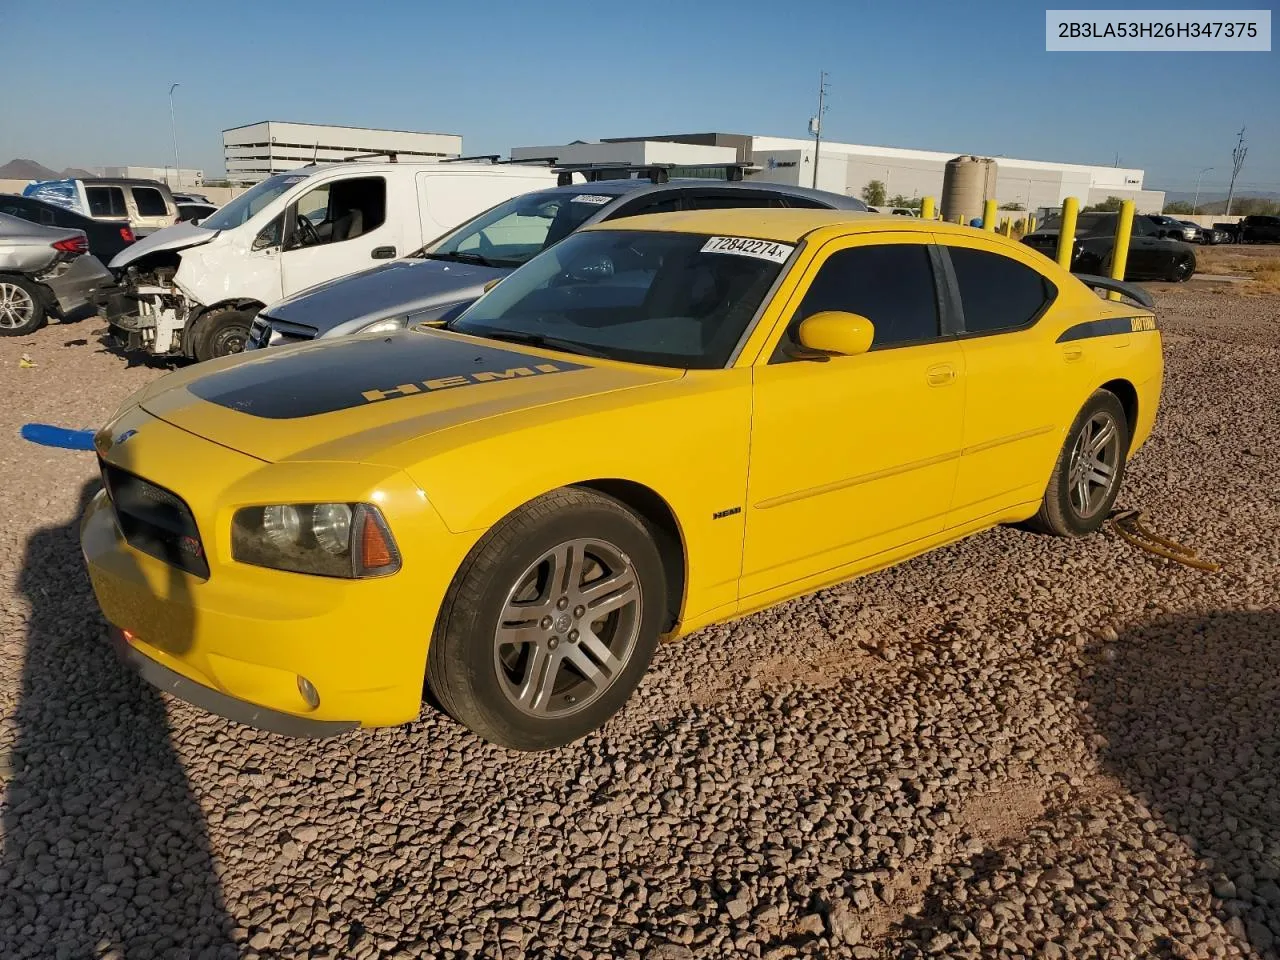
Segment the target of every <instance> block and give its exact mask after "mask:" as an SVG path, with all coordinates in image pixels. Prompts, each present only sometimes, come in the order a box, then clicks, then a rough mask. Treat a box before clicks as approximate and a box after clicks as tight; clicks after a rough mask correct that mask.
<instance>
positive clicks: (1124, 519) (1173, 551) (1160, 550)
mask: <svg viewBox="0 0 1280 960" xmlns="http://www.w3.org/2000/svg"><path fill="white" fill-rule="evenodd" d="M1111 529H1112V530H1114V531H1115V532H1116V533H1117V534H1119V535H1120V537H1121V538H1122V539H1123V540H1125V541H1126V542H1128V543H1131V544H1133V545H1134V546H1135V547H1139V548H1141V549H1143V550H1145V551H1147V553H1154V554H1155V555H1156V556H1157V557H1164V558H1165V559H1166V560H1176V561H1177V562H1178V563H1184V564H1186V565H1187V566H1188V567H1195V568H1196V569H1197V570H1209V571H1211V572H1217V571H1218V570H1221V569H1222V564H1220V563H1214V562H1213V561H1212V560H1205V559H1203V558H1201V557H1200V556H1199V555H1198V554H1197V553H1196V552H1195V551H1194V550H1192V549H1191V548H1190V547H1184V546H1183V545H1182V544H1180V543H1178V542H1177V541H1174V540H1169V539H1167V538H1165V537H1162V536H1160V535H1159V534H1157V533H1152V532H1151V531H1150V530H1148V529H1147V528H1146V527H1145V526H1143V525H1142V511H1141V510H1117V511H1116V512H1115V513H1113V514H1112V515H1111Z"/></svg>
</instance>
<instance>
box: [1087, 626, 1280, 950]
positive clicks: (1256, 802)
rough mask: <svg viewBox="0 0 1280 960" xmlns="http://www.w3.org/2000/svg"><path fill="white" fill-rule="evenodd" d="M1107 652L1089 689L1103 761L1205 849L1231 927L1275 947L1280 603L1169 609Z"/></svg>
mask: <svg viewBox="0 0 1280 960" xmlns="http://www.w3.org/2000/svg"><path fill="white" fill-rule="evenodd" d="M1097 653H1098V656H1097V657H1094V658H1091V660H1092V664H1091V666H1090V668H1089V669H1088V671H1087V673H1086V675H1085V676H1084V677H1083V678H1082V686H1081V694H1082V696H1083V698H1084V699H1085V700H1086V701H1087V710H1088V713H1089V716H1090V718H1091V720H1092V723H1093V726H1094V729H1095V731H1096V733H1097V734H1100V735H1101V736H1102V737H1104V738H1105V742H1102V741H1099V744H1100V756H1101V759H1102V761H1103V763H1104V764H1105V766H1106V767H1107V768H1109V771H1110V772H1111V773H1113V774H1115V775H1116V776H1117V777H1118V778H1119V779H1120V780H1121V781H1123V782H1124V784H1125V785H1126V786H1127V787H1128V788H1129V789H1130V790H1131V791H1132V792H1133V793H1134V794H1135V795H1136V796H1137V797H1138V799H1139V800H1141V801H1142V802H1144V803H1145V804H1146V805H1147V806H1148V807H1150V808H1151V810H1152V811H1153V812H1154V813H1156V814H1158V815H1159V816H1161V817H1162V818H1163V820H1164V821H1165V822H1166V823H1167V824H1168V825H1169V827H1170V828H1171V829H1172V830H1174V831H1175V832H1177V833H1178V834H1180V835H1181V836H1182V837H1183V838H1184V840H1185V841H1186V842H1187V843H1188V844H1189V845H1190V847H1191V848H1192V850H1193V851H1194V852H1195V853H1196V855H1197V856H1198V857H1199V858H1200V860H1201V862H1202V863H1203V864H1204V865H1205V868H1206V878H1205V879H1206V880H1207V881H1208V883H1209V885H1210V887H1211V888H1212V889H1213V894H1214V898H1215V900H1214V904H1213V906H1214V908H1215V909H1214V912H1215V913H1217V914H1218V915H1219V916H1220V917H1221V918H1222V919H1223V921H1224V922H1225V923H1226V926H1227V929H1228V931H1229V932H1230V933H1231V934H1233V935H1234V937H1235V938H1236V939H1237V940H1238V941H1239V942H1240V943H1241V945H1242V946H1244V945H1245V944H1251V945H1252V946H1253V947H1254V949H1255V950H1256V951H1257V955H1259V956H1274V955H1275V952H1274V951H1275V948H1276V945H1280V723H1278V717H1280V610H1277V611H1219V612H1215V613H1211V614H1209V615H1207V616H1197V617H1166V618H1161V619H1159V620H1155V621H1152V622H1150V623H1147V624H1144V625H1142V626H1139V627H1136V628H1134V629H1131V630H1129V631H1127V632H1125V633H1123V634H1121V635H1120V637H1119V639H1118V640H1116V641H1115V642H1113V643H1109V644H1106V645H1105V646H1103V647H1102V648H1101V649H1100V650H1098V651H1097ZM1245 949H1246V950H1247V949H1248V948H1247V947H1245Z"/></svg>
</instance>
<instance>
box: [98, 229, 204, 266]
mask: <svg viewBox="0 0 1280 960" xmlns="http://www.w3.org/2000/svg"><path fill="white" fill-rule="evenodd" d="M217 235H218V231H217V230H206V229H205V228H204V227H197V226H194V225H193V224H190V223H175V224H174V225H173V226H172V227H165V228H164V229H163V230H157V231H156V232H155V233H150V234H147V236H145V237H143V238H142V239H141V240H138V241H137V242H136V243H131V244H129V246H127V247H125V248H124V249H123V250H121V251H120V252H119V253H117V254H116V255H115V256H114V257H112V258H111V262H110V263H109V264H107V266H108V267H110V268H111V269H112V270H119V269H121V268H122V267H127V266H128V265H129V264H131V263H133V262H134V261H135V260H137V259H138V258H139V257H144V256H146V255H147V254H148V253H156V252H157V251H159V250H185V249H187V248H188V247H195V246H199V245H200V244H202V243H208V242H209V241H210V240H212V239H213V238H214V237H216V236H217Z"/></svg>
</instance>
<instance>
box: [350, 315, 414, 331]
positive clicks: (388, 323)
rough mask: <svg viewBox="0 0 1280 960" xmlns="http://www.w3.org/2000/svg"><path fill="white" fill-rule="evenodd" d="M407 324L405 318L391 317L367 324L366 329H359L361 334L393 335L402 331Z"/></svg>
mask: <svg viewBox="0 0 1280 960" xmlns="http://www.w3.org/2000/svg"><path fill="white" fill-rule="evenodd" d="M407 323H408V318H407V317H392V318H390V319H388V320H378V321H377V322H375V323H371V324H369V325H368V326H367V327H361V329H360V332H361V333H395V332H396V331H397V330H403V329H404V328H405V326H406V324H407Z"/></svg>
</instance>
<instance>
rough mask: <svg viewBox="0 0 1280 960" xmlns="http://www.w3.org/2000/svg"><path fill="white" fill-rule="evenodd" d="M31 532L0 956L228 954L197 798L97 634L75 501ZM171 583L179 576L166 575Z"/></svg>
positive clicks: (145, 690)
mask: <svg viewBox="0 0 1280 960" xmlns="http://www.w3.org/2000/svg"><path fill="white" fill-rule="evenodd" d="M99 487H100V484H99V483H97V482H94V483H90V484H86V485H85V487H84V489H83V490H82V491H81V497H80V510H77V512H76V517H75V519H73V520H72V521H71V522H70V523H67V524H64V525H61V526H56V527H48V528H45V529H42V530H38V531H36V532H35V533H33V534H32V535H31V537H30V539H29V540H28V541H27V545H26V551H25V555H24V558H23V567H22V570H21V572H20V574H19V580H18V586H19V589H20V590H21V592H22V594H23V596H24V597H25V598H26V600H27V602H28V603H29V605H30V619H29V621H28V628H27V636H26V646H25V651H24V664H23V674H22V689H21V693H20V699H19V701H18V706H17V711H16V717H14V718H12V719H13V720H15V721H16V725H17V732H16V742H15V746H14V750H13V754H12V757H11V766H12V771H11V776H10V778H9V780H8V782H7V783H6V784H5V786H6V790H5V793H4V811H3V824H4V850H3V860H2V861H0V956H3V957H5V958H6V960H8V958H22V957H57V958H66V960H81V958H88V957H111V958H113V960H143V958H149V957H156V958H161V957H182V958H231V957H236V956H238V955H239V954H238V951H237V949H236V947H235V942H234V940H233V938H232V926H233V925H232V922H231V920H230V918H229V916H228V914H227V911H226V908H225V905H224V902H223V897H222V891H221V887H220V884H219V881H218V877H217V874H216V872H215V868H214V862H213V858H212V855H211V853H210V848H209V841H208V837H207V834H206V830H205V824H204V821H203V817H202V815H201V812H200V809H199V807H198V805H197V803H196V801H195V798H194V796H193V794H192V790H191V787H190V784H189V783H188V781H187V777H186V773H185V771H184V769H183V765H182V762H181V760H180V759H179V757H178V755H177V753H176V752H175V750H174V748H173V745H172V743H171V741H170V731H169V723H168V718H167V716H166V713H165V709H164V706H163V703H162V701H161V696H160V694H159V693H158V692H156V691H155V690H154V689H153V688H151V687H150V686H148V685H147V684H145V683H143V682H142V681H141V680H139V679H138V678H137V677H135V676H134V675H133V673H132V672H131V671H130V670H129V669H128V668H127V667H125V666H124V665H123V664H122V663H121V662H120V661H119V660H118V659H117V657H116V655H115V653H114V652H113V651H112V649H111V647H110V644H109V643H108V641H107V635H106V629H105V625H104V623H103V621H102V618H101V615H100V613H99V612H98V607H97V603H96V602H95V599H94V596H93V591H92V589H91V587H90V585H89V580H88V576H87V574H86V573H85V570H84V565H83V561H82V559H81V557H80V547H79V515H80V513H81V511H82V510H83V508H84V506H85V505H86V504H87V503H88V502H89V500H90V499H91V497H92V496H93V494H94V493H95V492H96V490H97V489H98V488H99ZM174 583H175V589H181V586H180V584H181V578H180V577H176V576H175V577H174Z"/></svg>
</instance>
